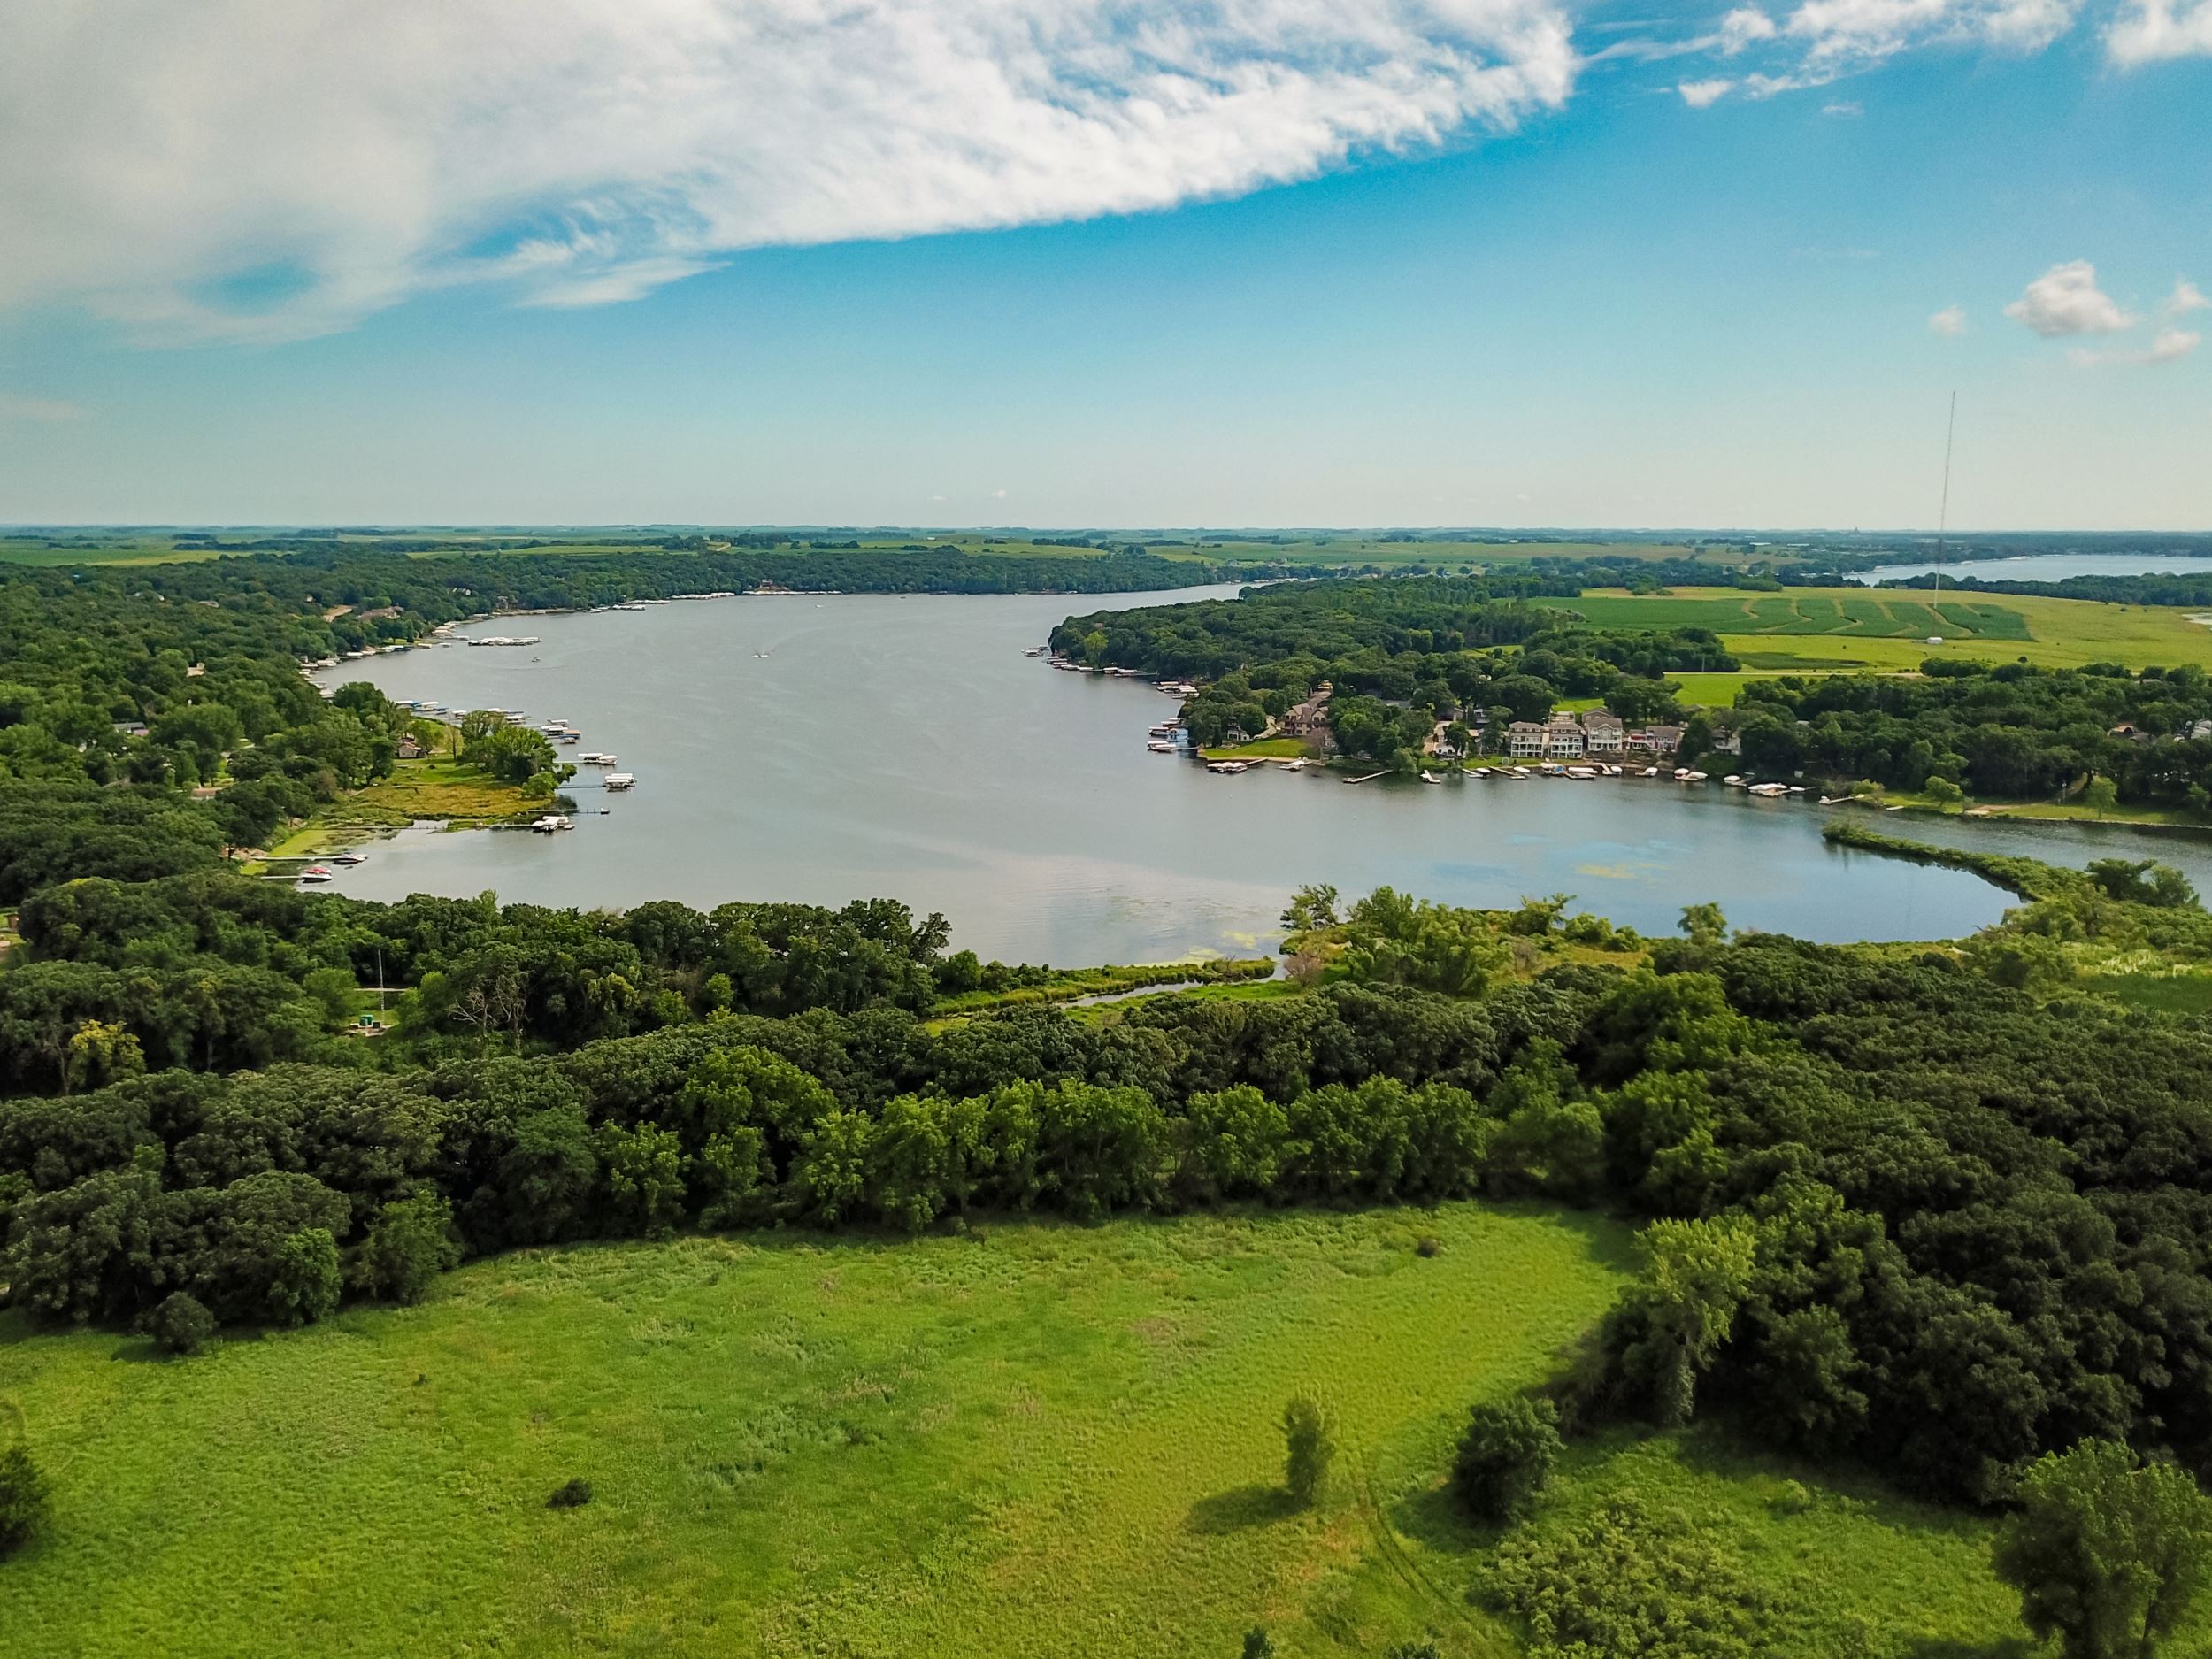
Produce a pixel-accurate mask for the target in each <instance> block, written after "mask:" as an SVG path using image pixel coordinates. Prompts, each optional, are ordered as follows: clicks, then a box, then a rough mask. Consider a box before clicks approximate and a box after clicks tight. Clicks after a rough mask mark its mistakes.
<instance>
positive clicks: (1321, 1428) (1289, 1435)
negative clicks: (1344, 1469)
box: [1283, 1394, 1336, 1509]
mask: <svg viewBox="0 0 2212 1659" xmlns="http://www.w3.org/2000/svg"><path fill="white" fill-rule="evenodd" d="M1283 1440H1284V1442H1285V1450H1286V1455H1285V1457H1284V1460H1283V1485H1284V1486H1285V1487H1286V1489H1287V1490H1288V1491H1289V1493H1290V1499H1291V1502H1293V1503H1294V1504H1296V1505H1297V1506H1298V1507H1299V1508H1300V1509H1311V1508H1313V1507H1314V1506H1315V1505H1316V1504H1317V1503H1319V1502H1321V1499H1322V1496H1323V1494H1325V1492H1326V1491H1327V1489H1328V1484H1329V1464H1330V1463H1331V1462H1333V1460H1334V1459H1335V1457H1336V1430H1335V1425H1333V1424H1332V1423H1331V1422H1330V1420H1329V1410H1328V1408H1327V1407H1326V1406H1325V1405H1323V1404H1322V1403H1321V1402H1320V1401H1319V1400H1317V1399H1316V1398H1315V1397H1314V1396H1313V1395H1311V1394H1300V1395H1298V1396H1297V1397H1296V1398H1295V1399H1294V1400H1292V1401H1291V1402H1290V1403H1289V1404H1288V1405H1286V1406H1285V1407H1284V1408H1283Z"/></svg>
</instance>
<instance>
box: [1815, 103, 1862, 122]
mask: <svg viewBox="0 0 2212 1659" xmlns="http://www.w3.org/2000/svg"><path fill="white" fill-rule="evenodd" d="M1820 112H1821V113H1822V114H1823V115H1828V116H1833V117H1834V118H1835V119H1837V120H1839V121H1848V120H1853V119H1856V118H1857V117H1859V116H1862V115H1864V114H1865V113H1866V106H1865V105H1864V104H1861V103H1859V102H1858V101H1857V100H1856V99H1855V98H1838V99H1837V100H1836V101H1835V102H1834V103H1833V104H1822V105H1821V106H1820Z"/></svg>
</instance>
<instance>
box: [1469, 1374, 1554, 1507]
mask: <svg viewBox="0 0 2212 1659" xmlns="http://www.w3.org/2000/svg"><path fill="white" fill-rule="evenodd" d="M1468 1416H1469V1417H1470V1419H1471V1420H1470V1421H1469V1423H1468V1425H1467V1433H1466V1436H1465V1438H1464V1439H1463V1440H1461V1441H1460V1443H1459V1458H1458V1461H1457V1462H1456V1463H1454V1464H1453V1466H1452V1487H1453V1490H1454V1491H1455V1492H1456V1493H1457V1494H1459V1501H1460V1502H1462V1503H1463V1504H1464V1505H1465V1506H1466V1507H1467V1509H1468V1512H1469V1513H1470V1514H1471V1515H1474V1516H1475V1517H1478V1518H1479V1519H1481V1520H1485V1521H1495V1522H1506V1521H1514V1520H1517V1519H1519V1518H1520V1517H1522V1516H1523V1515H1525V1514H1526V1513H1527V1512H1528V1508H1529V1506H1530V1505H1531V1504H1532V1503H1533V1502H1535V1501H1536V1495H1537V1494H1539V1493H1540V1492H1541V1491H1543V1489H1544V1486H1545V1484H1546V1483H1547V1482H1548V1481H1549V1480H1550V1479H1551V1471H1552V1464H1553V1463H1555V1462H1557V1461H1558V1457H1559V1453H1560V1450H1561V1442H1560V1439H1559V1409H1558V1408H1557V1407H1556V1406H1555V1405H1553V1404H1552V1402H1550V1401H1548V1400H1531V1399H1528V1398H1525V1397H1517V1398H1514V1399H1511V1400H1494V1401H1485V1402H1482V1403H1481V1404H1480V1405H1478V1406H1476V1407H1475V1408H1474V1409H1472V1410H1471V1411H1470V1412H1469V1413H1468Z"/></svg>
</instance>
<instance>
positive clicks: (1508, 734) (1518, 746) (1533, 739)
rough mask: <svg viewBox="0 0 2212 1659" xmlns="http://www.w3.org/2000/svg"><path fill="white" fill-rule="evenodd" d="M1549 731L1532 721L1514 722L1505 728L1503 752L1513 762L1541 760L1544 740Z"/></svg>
mask: <svg viewBox="0 0 2212 1659" xmlns="http://www.w3.org/2000/svg"><path fill="white" fill-rule="evenodd" d="M1549 729H1550V728H1549V727H1548V726H1540V725H1538V724H1537V723H1536V722H1535V721H1534V720H1516V721H1514V722H1513V724H1512V725H1510V726H1507V727H1506V728H1505V752H1506V753H1507V754H1508V755H1509V756H1511V757H1513V758H1514V759H1515V760H1537V759H1540V758H1542V757H1543V753H1544V739H1545V737H1546V735H1547V733H1548V732H1549Z"/></svg>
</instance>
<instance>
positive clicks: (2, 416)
mask: <svg viewBox="0 0 2212 1659" xmlns="http://www.w3.org/2000/svg"><path fill="white" fill-rule="evenodd" d="M84 417H85V411H84V410H83V409H82V408H81V407H80V406H79V405H77V404H75V403H63V402H62V401H61V400H59V399H58V398H52V397H26V396H23V395H21V394H20V393H18V392H0V420H42V421H53V420H82V419H84Z"/></svg>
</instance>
